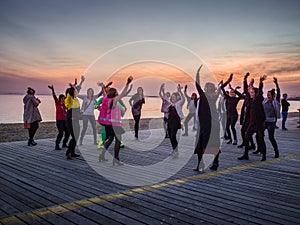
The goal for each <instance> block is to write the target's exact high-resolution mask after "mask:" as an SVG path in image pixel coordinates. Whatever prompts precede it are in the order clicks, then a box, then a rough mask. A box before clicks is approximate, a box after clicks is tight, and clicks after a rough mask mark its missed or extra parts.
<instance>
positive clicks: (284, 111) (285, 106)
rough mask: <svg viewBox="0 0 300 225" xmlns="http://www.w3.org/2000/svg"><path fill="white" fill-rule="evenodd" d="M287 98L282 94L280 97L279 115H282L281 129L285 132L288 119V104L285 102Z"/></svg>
mask: <svg viewBox="0 0 300 225" xmlns="http://www.w3.org/2000/svg"><path fill="white" fill-rule="evenodd" d="M287 97H288V95H287V94H286V93H284V94H283V95H282V99H281V107H282V110H281V115H282V125H281V128H282V130H287V128H286V126H285V123H286V120H287V117H288V111H289V107H290V103H289V102H288V101H287Z"/></svg>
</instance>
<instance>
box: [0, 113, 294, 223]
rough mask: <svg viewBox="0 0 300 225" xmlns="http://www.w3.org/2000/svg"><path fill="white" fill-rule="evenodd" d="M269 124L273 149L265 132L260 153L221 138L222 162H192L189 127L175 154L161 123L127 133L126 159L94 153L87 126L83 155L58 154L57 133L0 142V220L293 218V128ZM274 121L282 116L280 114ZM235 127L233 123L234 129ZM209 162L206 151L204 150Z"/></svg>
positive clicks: (270, 220)
mask: <svg viewBox="0 0 300 225" xmlns="http://www.w3.org/2000/svg"><path fill="white" fill-rule="evenodd" d="M297 121H298V118H289V120H288V124H287V127H288V128H289V131H282V130H280V129H278V130H276V139H277V142H278V145H279V149H280V158H279V159H274V158H273V155H274V152H273V149H272V147H271V146H270V142H269V140H268V138H267V136H266V138H265V140H266V144H267V161H265V162H261V161H260V156H259V155H252V153H250V160H248V161H239V160H237V157H238V156H240V155H241V154H242V150H241V149H238V148H237V147H236V146H233V145H228V144H226V143H223V144H222V154H221V156H220V167H219V169H218V171H217V172H211V171H210V170H209V169H208V168H207V169H206V170H205V173H203V174H200V173H198V172H195V171H193V168H194V167H195V164H196V156H195V155H193V154H192V153H193V147H192V146H193V144H194V137H193V136H194V134H193V133H192V132H190V136H188V137H180V148H179V152H180V155H179V158H178V159H173V158H172V157H170V156H169V154H170V152H171V145H170V141H169V139H164V137H163V136H164V135H163V131H162V130H161V129H153V130H150V131H149V130H148V131H141V135H140V137H141V138H140V140H138V141H136V140H134V138H133V134H132V133H131V132H127V133H126V134H125V135H124V143H125V145H126V147H125V148H123V149H121V154H120V158H121V159H122V161H123V162H124V163H125V165H123V166H115V167H113V166H112V163H111V156H110V154H111V153H112V150H110V151H109V153H110V154H109V153H107V158H108V159H109V161H108V162H101V163H100V162H99V161H98V155H99V152H100V151H99V150H98V149H97V148H96V146H95V145H90V144H89V142H92V138H91V137H90V136H87V137H86V139H85V141H84V145H83V146H80V148H79V150H80V154H81V155H82V156H81V157H80V158H76V159H74V160H66V159H65V156H64V154H65V150H61V151H59V150H54V139H44V140H37V142H38V145H37V146H34V147H28V146H27V142H24V141H21V142H10V143H9V142H7V143H0V153H1V161H0V167H1V174H0V224H54V225H59V224H63V225H65V224H66V225H67V224H285V225H286V224H300V142H299V138H300V129H297V128H296V125H297ZM278 124H279V123H278ZM238 133H239V131H238ZM205 159H206V161H205V162H206V167H208V166H209V162H210V161H209V160H210V157H209V155H208V156H206V158H205Z"/></svg>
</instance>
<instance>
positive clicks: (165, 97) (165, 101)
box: [158, 83, 171, 138]
mask: <svg viewBox="0 0 300 225" xmlns="http://www.w3.org/2000/svg"><path fill="white" fill-rule="evenodd" d="M158 95H159V97H160V98H161V100H162V103H161V109H160V111H161V112H162V113H164V119H163V126H164V130H165V134H166V135H165V138H170V136H169V134H168V118H169V106H170V105H171V102H170V92H165V84H164V83H163V84H162V85H161V86H160V89H159V92H158Z"/></svg>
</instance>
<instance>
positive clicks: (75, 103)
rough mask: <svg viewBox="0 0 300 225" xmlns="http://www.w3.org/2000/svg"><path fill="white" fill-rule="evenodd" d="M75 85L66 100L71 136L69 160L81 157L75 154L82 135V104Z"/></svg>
mask: <svg viewBox="0 0 300 225" xmlns="http://www.w3.org/2000/svg"><path fill="white" fill-rule="evenodd" d="M76 83H77V82H76V81H75V84H70V88H68V89H67V97H66V99H65V106H66V108H67V128H68V130H69V132H70V135H71V140H70V141H69V145H68V149H67V151H66V157H67V159H72V157H79V156H80V155H79V154H76V153H75V147H76V144H77V140H78V138H79V133H80V125H79V117H80V102H79V100H78V98H77V95H78V92H77V88H76Z"/></svg>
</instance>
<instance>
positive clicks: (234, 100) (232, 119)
mask: <svg viewBox="0 0 300 225" xmlns="http://www.w3.org/2000/svg"><path fill="white" fill-rule="evenodd" d="M232 78H233V74H231V75H230V76H229V78H228V80H227V81H226V82H225V83H224V84H222V85H221V90H222V92H223V95H224V98H225V100H226V117H227V120H226V134H227V136H228V138H229V141H228V142H227V144H231V143H232V144H233V145H237V135H236V130H235V124H236V122H237V120H238V117H239V115H238V112H237V109H236V107H237V104H238V103H239V101H240V100H241V99H242V94H241V93H240V92H238V91H237V90H236V89H238V88H240V87H239V86H238V87H237V88H236V89H233V88H232V87H231V85H230V82H231V81H232ZM228 84H229V86H230V91H229V94H227V92H226V91H225V89H224V88H225V87H226V86H227V85H228ZM236 95H237V96H238V97H236ZM230 129H231V132H232V135H231V132H230ZM232 136H233V139H232Z"/></svg>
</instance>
